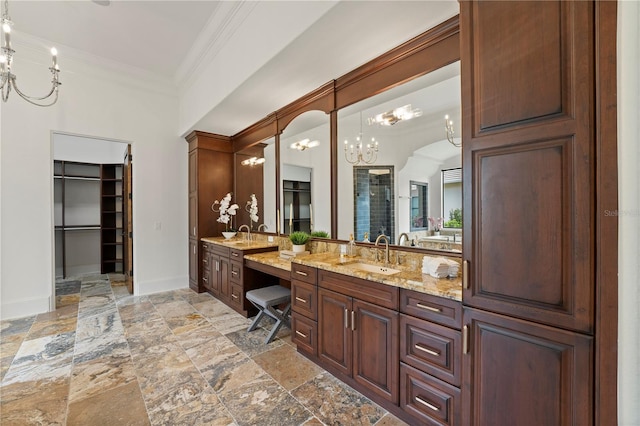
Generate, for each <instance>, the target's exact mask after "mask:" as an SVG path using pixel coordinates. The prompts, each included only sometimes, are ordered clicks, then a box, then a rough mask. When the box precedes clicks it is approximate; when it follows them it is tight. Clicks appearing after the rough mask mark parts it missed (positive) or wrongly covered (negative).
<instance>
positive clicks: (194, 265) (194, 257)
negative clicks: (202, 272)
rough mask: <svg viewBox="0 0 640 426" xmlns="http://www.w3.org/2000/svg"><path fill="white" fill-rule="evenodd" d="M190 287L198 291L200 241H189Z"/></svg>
mask: <svg viewBox="0 0 640 426" xmlns="http://www.w3.org/2000/svg"><path fill="white" fill-rule="evenodd" d="M189 287H191V289H193V290H196V291H199V289H198V287H199V286H198V241H197V240H194V239H189Z"/></svg>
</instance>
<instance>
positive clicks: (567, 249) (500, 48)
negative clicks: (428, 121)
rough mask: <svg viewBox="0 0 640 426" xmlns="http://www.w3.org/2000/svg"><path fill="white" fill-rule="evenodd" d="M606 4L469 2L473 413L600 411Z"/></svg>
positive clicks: (494, 418)
mask: <svg viewBox="0 0 640 426" xmlns="http://www.w3.org/2000/svg"><path fill="white" fill-rule="evenodd" d="M597 7H598V6H597V4H596V3H593V2H565V1H548V2H490V1H489V2H476V1H469V2H467V1H464V2H461V13H460V22H461V24H460V25H461V28H460V33H461V49H462V50H461V58H462V104H463V114H462V116H463V128H462V134H463V170H464V178H463V179H464V209H463V211H464V226H465V229H464V234H465V240H464V249H463V258H464V262H465V263H466V267H465V269H466V272H467V277H466V278H467V279H466V282H467V284H466V286H465V288H464V289H463V303H464V306H465V308H464V314H463V324H464V331H465V333H464V334H465V337H467V338H468V340H467V342H466V343H467V344H466V345H465V353H464V355H463V366H464V367H463V376H464V377H463V400H464V409H463V424H474V425H487V424H491V425H502V424H514V421H515V422H516V423H517V424H519V425H541V424H545V425H546V424H555V425H560V424H562V425H570V424H573V425H577V424H579V425H588V424H593V423H594V414H595V413H594V392H595V389H596V383H595V379H594V377H595V371H596V365H595V363H594V359H595V347H596V346H595V345H596V340H595V331H596V327H597V322H596V309H597V303H598V301H597V299H596V295H597V292H598V287H597V285H596V275H595V271H596V263H595V260H596V247H597V245H596V240H597V235H596V221H597V216H596V211H595V209H594V206H595V205H596V195H597V192H596V191H594V188H596V187H597V185H596V178H597V175H596V170H597V169H596V165H597V162H598V155H599V153H598V150H597V144H596V128H597V121H596V119H597V115H596V98H595V96H596V72H597V70H596V62H597V61H596V55H597V46H596V43H595V40H596V30H595V28H596V24H597V22H598V19H600V16H598V15H597V14H596V8H597ZM611 374H615V371H614V372H612V373H611ZM514 419H517V420H514ZM614 422H615V421H614Z"/></svg>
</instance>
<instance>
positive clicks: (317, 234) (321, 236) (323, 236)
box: [311, 231, 329, 238]
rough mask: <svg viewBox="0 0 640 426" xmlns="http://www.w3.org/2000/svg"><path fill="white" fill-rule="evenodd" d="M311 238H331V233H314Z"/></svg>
mask: <svg viewBox="0 0 640 426" xmlns="http://www.w3.org/2000/svg"><path fill="white" fill-rule="evenodd" d="M311 236H312V237H313V238H329V233H328V232H327V231H313V232H312V233H311Z"/></svg>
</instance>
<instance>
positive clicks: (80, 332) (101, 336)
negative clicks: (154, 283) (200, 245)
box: [0, 275, 404, 426]
mask: <svg viewBox="0 0 640 426" xmlns="http://www.w3.org/2000/svg"><path fill="white" fill-rule="evenodd" d="M111 278H112V280H113V281H114V283H113V284H114V285H113V286H112V283H111V282H110V279H109V276H107V275H87V276H83V277H79V278H77V279H75V280H66V281H64V282H60V283H59V287H58V288H59V291H58V294H57V301H58V306H59V308H58V309H57V310H56V311H54V312H50V313H46V314H41V315H37V316H32V317H27V318H20V319H15V320H7V321H2V322H0V379H1V382H0V424H2V425H3V426H9V425H43V424H46V425H83V426H86V425H91V426H93V425H118V426H123V425H149V424H152V425H190V426H191V425H279V426H280V425H302V424H304V425H323V424H325V425H379V426H382V425H385V426H393V425H403V424H404V423H403V422H402V421H400V420H398V419H397V418H396V417H394V416H392V415H391V414H390V413H387V412H386V411H385V410H384V409H382V408H381V407H379V406H378V405H376V404H374V403H373V402H371V401H370V400H369V399H367V398H366V397H364V396H362V395H361V394H359V393H358V392H356V391H355V390H353V389H352V388H350V387H349V386H347V385H345V384H343V383H342V382H340V381H338V380H337V379H335V378H334V377H333V376H332V375H331V374H329V373H327V372H325V371H324V370H322V369H321V368H319V367H318V366H316V365H315V364H314V363H312V362H310V361H309V360H307V359H306V358H304V357H303V356H301V355H299V354H298V353H297V352H296V350H295V345H293V344H292V343H291V339H290V330H289V329H287V328H285V327H283V328H282V330H281V331H280V333H279V335H278V338H276V339H275V340H274V341H273V342H271V343H270V344H269V345H265V344H264V339H265V337H266V335H267V330H266V329H265V328H259V329H258V330H256V331H254V332H251V333H247V332H246V329H247V328H248V326H249V324H250V323H251V320H250V319H246V318H243V317H242V316H241V315H239V314H237V313H236V312H234V311H233V310H231V309H230V308H228V307H227V306H226V305H224V304H223V303H221V302H219V301H217V300H216V299H214V298H213V297H211V296H210V295H208V294H206V293H205V294H197V293H195V292H193V291H191V290H189V289H182V290H176V291H170V292H165V293H158V294H153V295H149V296H142V297H134V296H131V295H129V294H128V292H127V289H126V287H123V286H116V281H117V280H118V277H117V276H112V277H111ZM263 321H264V322H263V323H262V324H261V325H262V326H263V327H267V328H269V327H271V325H272V322H271V320H270V319H265V320H263Z"/></svg>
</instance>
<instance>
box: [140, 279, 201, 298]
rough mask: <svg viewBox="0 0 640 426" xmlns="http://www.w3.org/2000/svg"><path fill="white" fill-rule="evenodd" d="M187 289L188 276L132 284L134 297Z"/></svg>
mask: <svg viewBox="0 0 640 426" xmlns="http://www.w3.org/2000/svg"><path fill="white" fill-rule="evenodd" d="M181 288H189V276H188V275H184V276H180V277H172V278H164V279H161V280H151V281H135V280H134V283H133V293H134V295H136V296H144V295H147V294H153V293H160V292H163V291H171V290H179V289H181Z"/></svg>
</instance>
